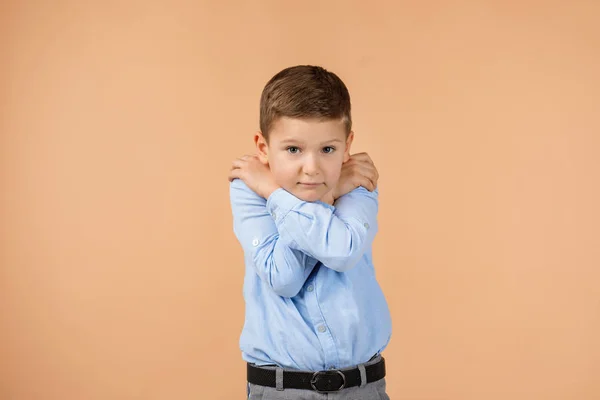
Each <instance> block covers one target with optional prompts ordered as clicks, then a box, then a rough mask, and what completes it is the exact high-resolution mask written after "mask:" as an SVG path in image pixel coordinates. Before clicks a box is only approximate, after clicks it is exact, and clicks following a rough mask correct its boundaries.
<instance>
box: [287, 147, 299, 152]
mask: <svg viewBox="0 0 600 400" xmlns="http://www.w3.org/2000/svg"><path fill="white" fill-rule="evenodd" d="M286 150H287V151H288V153H290V154H298V152H300V149H299V148H298V147H296V146H289V147H288V148H286Z"/></svg>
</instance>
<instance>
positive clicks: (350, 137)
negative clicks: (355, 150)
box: [344, 131, 354, 162]
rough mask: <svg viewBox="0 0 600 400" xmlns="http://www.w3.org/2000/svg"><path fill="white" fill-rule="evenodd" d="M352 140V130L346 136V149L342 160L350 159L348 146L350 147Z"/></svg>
mask: <svg viewBox="0 0 600 400" xmlns="http://www.w3.org/2000/svg"><path fill="white" fill-rule="evenodd" d="M353 140H354V132H353V131H350V133H349V134H348V137H347V138H346V149H345V150H344V162H346V161H348V160H349V159H350V147H352V141H353Z"/></svg>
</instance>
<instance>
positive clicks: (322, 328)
mask: <svg viewBox="0 0 600 400" xmlns="http://www.w3.org/2000/svg"><path fill="white" fill-rule="evenodd" d="M317 330H318V331H319V332H321V333H324V332H325V331H326V330H327V328H325V325H319V327H318V328H317Z"/></svg>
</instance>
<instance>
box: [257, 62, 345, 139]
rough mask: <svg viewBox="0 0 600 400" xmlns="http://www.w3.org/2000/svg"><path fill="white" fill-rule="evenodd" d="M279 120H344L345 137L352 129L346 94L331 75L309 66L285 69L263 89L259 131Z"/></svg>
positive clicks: (341, 84) (331, 73)
mask: <svg viewBox="0 0 600 400" xmlns="http://www.w3.org/2000/svg"><path fill="white" fill-rule="evenodd" d="M280 117H290V118H318V119H342V118H343V119H344V122H345V125H346V133H350V130H351V129H352V118H351V115H350V94H349V93H348V89H347V88H346V85H345V84H344V82H342V80H341V79H340V78H339V77H338V76H337V75H336V74H334V73H333V72H329V71H327V70H326V69H324V68H322V67H318V66H312V65H298V66H295V67H289V68H286V69H284V70H282V71H280V72H278V73H277V74H276V75H275V76H273V77H272V78H271V79H270V80H269V82H267V84H266V85H265V88H264V89H263V92H262V95H261V98H260V130H261V132H262V134H263V136H264V137H265V139H267V140H268V135H269V130H270V129H271V128H272V125H273V123H274V122H275V121H276V120H277V118H280Z"/></svg>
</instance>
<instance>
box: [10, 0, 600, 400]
mask: <svg viewBox="0 0 600 400" xmlns="http://www.w3.org/2000/svg"><path fill="white" fill-rule="evenodd" d="M599 18H600V2H598V1H594V0H590V1H533V0H526V1H519V2H517V1H503V0H489V1H416V0H415V1H394V2H392V1H389V2H381V1H364V2H363V1H360V2H359V1H313V0H310V1H302V2H286V1H275V0H272V1H265V0H263V1H216V0H213V1H179V0H178V1H167V0H151V1H95V2H94V1H74V0H64V1H53V2H50V1H25V0H21V1H17V0H13V1H11V0H6V1H3V2H2V3H1V5H0V398H1V399H3V400H4V399H5V400H129V399H140V400H142V399H143V400H146V399H147V400H168V399H178V400H192V399H201V400H204V399H207V400H208V399H226V400H229V399H242V398H244V396H245V364H244V363H243V361H242V359H241V354H240V351H239V348H238V338H239V334H240V331H241V328H242V323H243V313H244V304H243V298H242V277H243V268H244V267H243V259H242V251H241V248H240V246H239V245H238V243H237V241H236V239H235V237H234V235H233V231H232V219H231V211H230V207H229V187H228V182H227V173H228V169H229V166H230V163H231V161H232V160H233V159H234V158H236V157H238V156H241V155H243V154H245V153H249V152H251V151H253V148H252V134H253V133H254V132H255V131H256V129H257V128H258V104H259V97H260V92H261V90H262V88H263V86H264V84H265V83H266V81H267V80H268V79H269V78H270V77H271V76H272V75H273V74H275V73H276V72H278V71H279V70H281V69H283V68H285V67H287V66H290V65H296V64H318V65H322V66H323V67H325V68H327V69H330V70H332V71H334V72H336V73H337V74H338V75H339V76H340V77H341V78H342V79H343V80H344V81H345V82H346V84H347V85H348V87H349V89H350V93H351V96H352V104H353V116H354V127H355V133H356V140H355V145H354V150H355V151H367V152H368V153H369V154H370V155H371V156H372V158H373V159H374V161H375V163H376V165H377V167H378V168H379V171H380V174H381V179H380V185H379V188H380V216H379V220H380V231H379V234H378V236H377V238H376V240H375V244H374V260H375V266H376V270H377V274H378V278H379V280H380V282H381V285H382V287H383V289H384V291H385V294H386V296H387V298H388V301H389V304H390V308H391V311H392V317H393V328H394V333H393V337H392V342H391V344H390V346H389V348H388V350H387V351H386V353H385V356H386V358H387V360H388V377H387V379H388V388H389V393H390V395H391V398H392V399H394V400H400V399H405V400H409V399H410V400H471V399H473V400H475V399H486V400H496V399H497V400H505V399H512V400H535V399H540V400H553V399H556V400H559V399H560V400H595V399H598V398H600V228H599V225H600V212H599V210H598V205H599V204H600V117H599V112H600V95H599V93H600V79H599V73H598V71H600V27H599V24H598V20H599Z"/></svg>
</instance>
